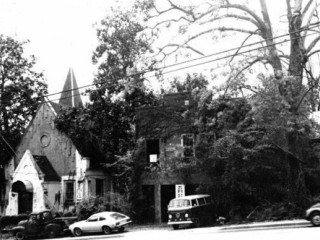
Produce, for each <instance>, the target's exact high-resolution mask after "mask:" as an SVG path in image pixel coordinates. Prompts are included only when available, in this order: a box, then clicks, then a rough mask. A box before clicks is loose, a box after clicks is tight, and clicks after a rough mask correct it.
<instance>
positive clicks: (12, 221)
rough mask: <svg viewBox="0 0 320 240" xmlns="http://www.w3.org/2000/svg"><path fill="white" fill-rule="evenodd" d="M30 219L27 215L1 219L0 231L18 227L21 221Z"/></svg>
mask: <svg viewBox="0 0 320 240" xmlns="http://www.w3.org/2000/svg"><path fill="white" fill-rule="evenodd" d="M26 219H28V215H27V214H19V215H11V216H2V217H0V230H2V229H4V228H6V227H8V226H16V225H17V224H18V223H19V222H20V221H22V220H26Z"/></svg>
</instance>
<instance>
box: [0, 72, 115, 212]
mask: <svg viewBox="0 0 320 240" xmlns="http://www.w3.org/2000/svg"><path fill="white" fill-rule="evenodd" d="M77 88H78V86H77V82H76V78H75V75H74V72H73V70H72V69H70V70H69V72H68V75H67V78H66V81H65V84H64V87H63V91H62V94H61V96H60V100H59V103H54V102H50V101H48V102H44V103H42V104H41V105H40V106H39V107H38V109H37V112H36V114H35V116H34V117H33V119H32V121H31V122H30V124H29V126H28V127H27V129H26V132H25V134H24V136H23V137H22V139H21V142H20V144H19V145H18V147H17V148H16V150H15V153H16V154H15V156H14V157H13V158H12V159H11V161H10V162H9V163H8V165H7V166H6V180H7V183H8V184H7V187H6V203H7V204H6V206H5V209H4V212H3V213H2V214H5V215H16V214H21V213H29V212H32V211H39V210H42V209H45V208H50V209H51V208H53V209H55V210H56V211H68V210H71V209H72V208H74V206H75V205H76V204H77V203H79V202H80V201H81V200H83V199H85V198H87V197H89V196H100V197H102V196H104V195H105V194H106V193H107V192H108V191H110V190H111V179H110V178H109V177H108V175H107V173H106V172H105V171H104V170H103V168H101V167H100V168H98V169H97V168H94V167H92V166H90V159H88V158H86V157H85V156H82V155H81V154H80V152H79V151H78V149H77V148H76V146H75V145H74V144H73V143H72V141H71V139H70V138H69V137H68V136H67V135H66V134H64V133H62V132H60V131H59V130H57V129H56V127H55V123H54V120H55V118H56V117H57V116H58V115H59V113H60V112H61V110H62V109H63V108H68V107H77V106H82V104H83V103H82V100H81V96H80V93H79V90H78V89H77ZM0 214H1V213H0Z"/></svg>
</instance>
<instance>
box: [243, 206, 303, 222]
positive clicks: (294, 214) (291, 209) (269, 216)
mask: <svg viewBox="0 0 320 240" xmlns="http://www.w3.org/2000/svg"><path fill="white" fill-rule="evenodd" d="M303 211H304V210H303V209H301V208H300V207H298V206H297V205H295V204H292V203H275V204H272V205H265V206H259V207H257V208H256V209H255V210H254V211H253V212H252V213H251V214H250V216H248V217H247V219H248V220H251V221H252V220H253V221H275V220H288V219H295V218H300V217H301V215H302V213H303Z"/></svg>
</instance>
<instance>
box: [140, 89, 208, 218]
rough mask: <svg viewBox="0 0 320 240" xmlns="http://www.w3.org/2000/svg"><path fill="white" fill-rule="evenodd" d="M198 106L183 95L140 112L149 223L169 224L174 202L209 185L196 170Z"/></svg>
mask: <svg viewBox="0 0 320 240" xmlns="http://www.w3.org/2000/svg"><path fill="white" fill-rule="evenodd" d="M196 104H197V102H196V101H195V100H194V99H193V97H192V96H191V93H190V92H184V93H174V94H167V95H164V96H163V99H162V100H161V104H160V105H159V106H155V107H141V108H139V109H137V124H136V131H137V139H138V141H139V142H141V141H143V144H142V146H143V148H145V149H144V151H142V152H143V153H144V154H141V156H140V159H139V161H141V162H144V163H145V168H144V171H143V174H142V175H141V179H140V180H141V184H140V185H141V186H140V187H141V188H140V190H141V192H142V196H143V200H142V201H143V204H144V205H146V206H149V207H148V208H147V209H146V210H145V213H144V215H145V219H147V221H151V222H152V221H153V222H158V223H159V222H164V221H167V205H168V203H169V201H170V200H171V199H172V198H175V197H179V196H184V195H190V194H195V193H198V192H197V187H198V186H199V185H200V184H204V183H206V182H207V181H208V178H207V177H206V176H205V174H204V173H203V172H201V171H200V169H199V168H197V167H196V158H195V142H196V138H197V128H196V127H195V111H196ZM150 209H152V210H151V211H150Z"/></svg>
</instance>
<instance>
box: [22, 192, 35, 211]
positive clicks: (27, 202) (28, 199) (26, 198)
mask: <svg viewBox="0 0 320 240" xmlns="http://www.w3.org/2000/svg"><path fill="white" fill-rule="evenodd" d="M32 199H33V194H32V193H30V192H20V193H19V197H18V213H19V214H20V213H31V212H32Z"/></svg>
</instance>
